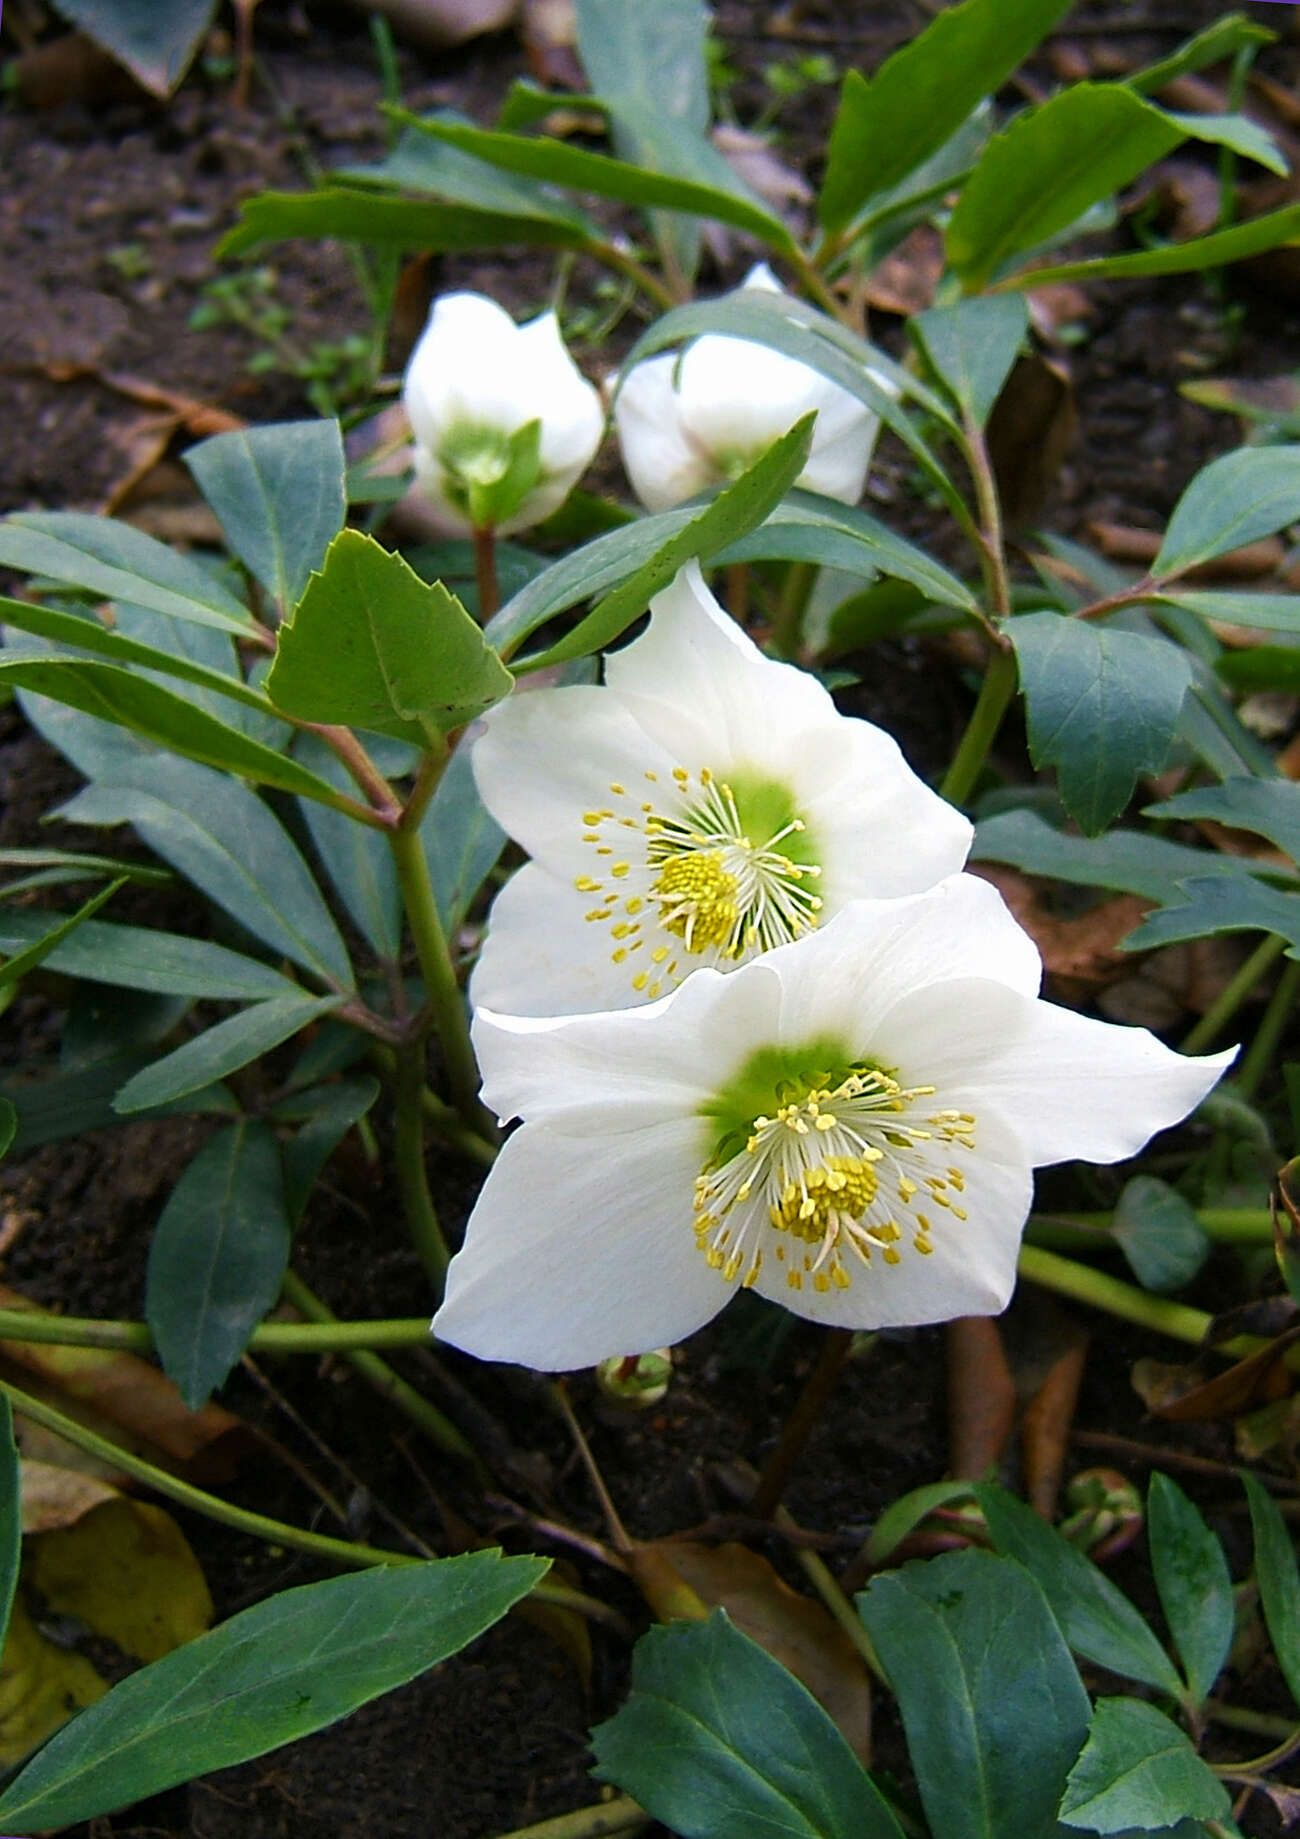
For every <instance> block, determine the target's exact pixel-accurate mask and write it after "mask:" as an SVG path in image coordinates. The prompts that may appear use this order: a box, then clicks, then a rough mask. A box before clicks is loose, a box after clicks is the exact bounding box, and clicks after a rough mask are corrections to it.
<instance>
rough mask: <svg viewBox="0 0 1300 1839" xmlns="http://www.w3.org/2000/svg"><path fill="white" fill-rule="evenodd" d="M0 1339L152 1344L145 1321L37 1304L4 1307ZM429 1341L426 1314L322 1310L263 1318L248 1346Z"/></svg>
mask: <svg viewBox="0 0 1300 1839" xmlns="http://www.w3.org/2000/svg"><path fill="white" fill-rule="evenodd" d="M286 1294H287V1291H286ZM291 1300H292V1299H291ZM302 1313H303V1314H306V1313H307V1312H306V1310H303V1311H302ZM0 1341H30V1342H35V1343H39V1344H40V1345H42V1346H46V1347H103V1348H111V1349H114V1350H118V1351H122V1352H128V1353H135V1354H147V1353H150V1352H151V1351H152V1349H153V1344H154V1341H153V1334H152V1332H151V1330H150V1328H149V1325H148V1323H146V1322H115V1321H108V1320H105V1319H103V1318H101V1317H96V1316H75V1315H41V1314H39V1313H38V1312H37V1311H36V1310H34V1309H33V1310H29V1309H0ZM428 1345H429V1318H428V1317H427V1316H424V1315H421V1316H411V1317H405V1318H403V1317H396V1318H393V1319H390V1320H388V1321H379V1322H340V1321H339V1320H338V1319H337V1318H336V1317H334V1316H324V1315H319V1316H315V1317H313V1319H312V1320H311V1321H310V1322H264V1323H263V1324H262V1326H261V1327H260V1328H255V1329H254V1330H253V1333H252V1336H251V1337H250V1339H249V1343H248V1352H249V1353H250V1354H315V1355H318V1356H319V1355H321V1354H348V1355H351V1354H353V1353H355V1352H358V1351H359V1350H362V1349H367V1348H377V1347H387V1348H400V1347H428Z"/></svg>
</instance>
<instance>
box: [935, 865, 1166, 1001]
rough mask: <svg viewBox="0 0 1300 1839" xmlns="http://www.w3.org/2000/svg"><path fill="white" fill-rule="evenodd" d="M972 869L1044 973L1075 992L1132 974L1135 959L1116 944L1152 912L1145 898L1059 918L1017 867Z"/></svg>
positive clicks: (1126, 897) (1115, 900) (1120, 899)
mask: <svg viewBox="0 0 1300 1839" xmlns="http://www.w3.org/2000/svg"><path fill="white" fill-rule="evenodd" d="M971 872H972V873H973V874H977V875H979V876H981V877H982V878H983V879H984V880H985V881H991V882H992V883H993V886H994V887H995V888H997V890H998V892H999V893H1000V894H1001V895H1002V898H1003V900H1005V901H1006V903H1007V906H1008V907H1009V908H1010V909H1011V912H1012V914H1013V916H1014V917H1015V918H1016V919H1017V920H1018V921H1019V922H1020V924H1021V925H1022V926H1023V927H1024V929H1025V931H1026V932H1027V933H1028V934H1029V936H1030V938H1031V939H1033V941H1034V943H1035V945H1037V947H1038V949H1039V951H1040V953H1041V954H1042V959H1043V967H1044V969H1045V970H1046V971H1047V973H1048V975H1049V976H1052V977H1056V978H1060V979H1062V980H1063V981H1064V982H1065V983H1067V984H1068V985H1069V986H1070V989H1071V992H1072V993H1073V994H1076V995H1080V996H1082V995H1084V994H1087V993H1089V992H1091V991H1092V990H1093V989H1095V988H1096V987H1097V986H1098V985H1102V984H1107V983H1112V982H1115V981H1116V980H1117V979H1118V978H1120V977H1121V976H1127V975H1129V974H1130V973H1131V971H1132V969H1133V959H1132V957H1131V956H1130V955H1129V954H1128V953H1127V952H1121V951H1120V950H1119V944H1120V941H1121V940H1122V939H1125V938H1127V937H1128V935H1129V933H1130V932H1132V930H1133V928H1134V927H1135V926H1136V925H1137V923H1138V921H1139V920H1140V919H1141V918H1142V916H1143V914H1144V913H1146V912H1148V911H1149V910H1150V907H1151V904H1152V903H1151V902H1150V901H1149V900H1144V899H1142V897H1141V896H1140V895H1137V894H1114V895H1111V896H1110V897H1109V898H1108V899H1106V900H1099V901H1098V902H1097V904H1096V906H1093V907H1089V908H1088V910H1087V912H1085V913H1079V914H1076V915H1074V916H1073V917H1070V918H1062V917H1061V916H1060V915H1059V914H1056V913H1053V912H1051V911H1050V909H1049V908H1048V907H1047V905H1046V902H1045V900H1044V897H1043V894H1042V892H1041V891H1040V888H1039V884H1038V883H1036V882H1035V881H1034V880H1033V879H1032V878H1031V877H1030V876H1028V875H1023V874H1021V872H1020V870H1019V869H1015V868H1009V867H1006V866H1005V865H1003V864H1002V863H997V862H980V863H977V864H975V865H974V867H973V868H972V871H971Z"/></svg>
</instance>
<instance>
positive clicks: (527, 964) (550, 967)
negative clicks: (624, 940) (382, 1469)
mask: <svg viewBox="0 0 1300 1839" xmlns="http://www.w3.org/2000/svg"><path fill="white" fill-rule="evenodd" d="M591 910H592V897H591V895H590V894H580V893H579V892H578V890H577V889H576V888H575V887H574V885H573V883H572V881H571V880H563V879H561V878H560V877H559V876H558V875H552V874H551V873H550V872H549V871H548V870H547V869H544V868H542V867H540V866H539V865H538V864H537V863H534V862H529V863H526V864H525V865H524V867H523V868H521V869H519V870H518V871H517V872H516V873H515V874H513V875H512V876H511V877H510V879H509V881H507V883H506V885H505V886H504V887H503V888H502V890H501V892H500V893H499V894H498V895H497V897H496V899H495V900H494V901H493V903H492V910H491V912H490V913H489V914H488V932H487V938H486V939H485V940H484V943H483V950H482V952H481V954H480V956H479V961H478V964H477V966H476V967H475V970H474V975H473V976H472V977H471V979H470V986H469V993H470V1000H471V1001H472V1002H473V1003H474V1004H475V1005H476V1006H482V1007H484V1008H488V1009H498V1010H502V1011H504V1012H505V1013H506V1014H508V1015H580V1014H585V1015H590V1014H594V1013H595V1012H596V1011H598V1010H601V1009H626V1008H630V1007H632V1006H633V1005H634V1004H638V1003H641V1002H642V1001H644V998H643V997H642V996H641V994H640V992H639V991H637V990H635V989H634V988H633V987H632V978H631V975H630V973H629V970H628V967H627V965H626V964H622V965H619V964H615V963H613V962H612V960H611V958H610V950H611V946H612V941H611V940H610V937H609V927H608V926H607V925H605V926H600V925H599V924H598V923H597V922H584V917H583V916H584V915H585V914H587V913H590V912H591Z"/></svg>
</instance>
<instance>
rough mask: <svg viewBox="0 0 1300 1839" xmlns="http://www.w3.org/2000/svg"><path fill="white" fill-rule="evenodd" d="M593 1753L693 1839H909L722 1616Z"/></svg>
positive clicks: (663, 1649) (639, 1684) (640, 1647)
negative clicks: (903, 1835)
mask: <svg viewBox="0 0 1300 1839" xmlns="http://www.w3.org/2000/svg"><path fill="white" fill-rule="evenodd" d="M592 1748H593V1749H594V1751H595V1753H596V1768H595V1770H594V1771H593V1773H594V1774H595V1775H596V1776H597V1777H598V1779H599V1780H601V1781H612V1782H616V1783H617V1784H618V1786H619V1787H620V1788H623V1789H625V1790H626V1791H627V1792H628V1793H629V1794H631V1795H632V1796H633V1797H634V1798H635V1799H636V1800H637V1801H639V1802H640V1804H641V1805H642V1806H643V1807H644V1808H646V1809H647V1811H648V1812H649V1813H651V1814H653V1815H654V1817H655V1818H656V1819H657V1820H661V1821H662V1822H663V1823H664V1824H665V1825H666V1826H670V1827H671V1828H672V1830H673V1831H674V1832H675V1833H679V1834H680V1835H681V1836H682V1839H902V1829H901V1828H900V1827H899V1825H898V1822H897V1821H896V1820H895V1819H894V1816H893V1814H892V1813H891V1812H890V1811H889V1808H888V1807H887V1806H886V1804H885V1802H884V1801H883V1800H882V1799H881V1796H880V1795H879V1793H878V1792H877V1790H876V1788H875V1787H874V1785H873V1783H872V1781H871V1778H870V1776H869V1775H867V1773H866V1771H865V1770H864V1769H863V1768H862V1767H861V1765H860V1764H859V1763H858V1761H857V1759H856V1757H855V1756H854V1754H853V1752H852V1750H850V1748H849V1746H848V1744H847V1743H846V1742H845V1741H844V1738H843V1737H842V1736H841V1735H840V1733H839V1731H838V1730H837V1729H836V1728H835V1726H834V1725H833V1724H832V1723H831V1721H830V1719H829V1718H828V1717H827V1715H826V1713H825V1712H824V1711H823V1710H822V1708H821V1706H820V1705H819V1704H818V1703H817V1701H816V1700H815V1699H814V1698H813V1697H812V1695H811V1693H809V1692H808V1691H807V1690H806V1689H805V1688H804V1687H803V1686H801V1685H800V1684H799V1682H798V1681H797V1680H796V1679H794V1678H793V1677H792V1676H791V1675H790V1674H789V1673H787V1672H786V1670H785V1668H784V1667H783V1666H781V1664H780V1663H779V1662H778V1661H776V1660H773V1658H772V1657H771V1655H770V1654H768V1653H766V1652H765V1651H764V1650H763V1649H762V1648H761V1647H759V1646H758V1645H757V1643H756V1642H753V1641H751V1640H749V1638H748V1637H747V1636H745V1635H742V1634H741V1633H740V1631H739V1630H738V1629H736V1628H733V1627H732V1625H731V1623H730V1622H729V1621H728V1619H727V1616H726V1614H725V1612H724V1611H722V1610H719V1611H718V1612H717V1614H716V1615H712V1616H710V1618H709V1620H708V1621H707V1622H704V1623H686V1622H675V1623H671V1624H669V1625H668V1626H667V1627H664V1628H652V1629H651V1630H650V1632H649V1633H648V1634H646V1635H643V1636H642V1638H641V1640H640V1641H639V1642H638V1643H637V1646H636V1651H635V1653H634V1655H633V1658H632V1691H631V1695H630V1696H629V1698H628V1700H627V1703H626V1704H625V1705H624V1706H623V1707H622V1709H621V1710H620V1711H619V1712H617V1713H616V1715H615V1716H614V1717H612V1718H611V1719H610V1720H609V1722H608V1723H606V1724H601V1725H598V1726H597V1727H596V1729H595V1730H594V1731H593V1732H592ZM2 1812H3V1802H0V1813H2Z"/></svg>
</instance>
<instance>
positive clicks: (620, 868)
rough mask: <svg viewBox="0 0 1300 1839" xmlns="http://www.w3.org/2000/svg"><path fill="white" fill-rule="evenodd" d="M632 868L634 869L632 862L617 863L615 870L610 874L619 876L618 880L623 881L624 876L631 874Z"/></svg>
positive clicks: (611, 870)
mask: <svg viewBox="0 0 1300 1839" xmlns="http://www.w3.org/2000/svg"><path fill="white" fill-rule="evenodd" d="M631 867H632V864H631V863H630V862H616V863H615V864H614V866H613V868H611V869H610V871H609V872H610V874H611V875H615V876H617V877H618V879H619V880H620V881H621V880H622V879H623V877H624V875H626V874H627V873H628V872H629V870H630V869H631Z"/></svg>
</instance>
